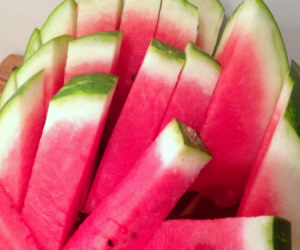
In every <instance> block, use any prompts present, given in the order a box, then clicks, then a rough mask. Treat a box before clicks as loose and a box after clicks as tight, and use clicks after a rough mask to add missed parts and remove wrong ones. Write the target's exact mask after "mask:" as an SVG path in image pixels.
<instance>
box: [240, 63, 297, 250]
mask: <svg viewBox="0 0 300 250" xmlns="http://www.w3.org/2000/svg"><path fill="white" fill-rule="evenodd" d="M299 93H300V67H299V65H297V64H296V63H295V62H294V61H293V62H292V64H291V70H290V73H289V75H288V76H287V79H286V81H285V85H284V86H283V90H282V92H281V95H280V98H279V100H278V102H277V105H276V107H275V109H274V112H273V116H272V119H271V121H270V123H269V126H268V129H267V132H266V134H265V137H264V140H263V143H262V146H261V148H260V152H259V154H258V157H257V159H256V163H255V165H254V167H253V170H252V173H251V176H250V179H249V182H248V185H247V189H246V194H245V196H244V197H243V199H242V202H241V205H240V207H239V212H238V215H239V216H247V217H248V216H260V215H277V216H280V217H283V218H286V219H288V220H290V221H291V223H292V242H293V249H300V214H299V211H300V201H299V199H297V198H295V197H297V196H298V192H299V190H300V162H299V152H300V129H299V121H300V102H299Z"/></svg>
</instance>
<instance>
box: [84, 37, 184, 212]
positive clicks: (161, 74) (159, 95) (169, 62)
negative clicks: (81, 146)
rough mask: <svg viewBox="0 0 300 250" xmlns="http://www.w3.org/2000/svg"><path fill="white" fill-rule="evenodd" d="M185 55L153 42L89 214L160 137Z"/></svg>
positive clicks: (100, 173)
mask: <svg viewBox="0 0 300 250" xmlns="http://www.w3.org/2000/svg"><path fill="white" fill-rule="evenodd" d="M184 63H185V53H184V52H183V51H181V50H179V49H178V48H176V47H173V46H171V45H168V44H165V43H162V42H160V41H158V40H156V39H153V41H152V42H151V45H150V46H149V49H148V51H147V54H146V57H145V59H144V62H143V64H142V66H141V69H140V71H139V73H138V75H137V77H136V79H135V82H134V85H133V87H132V89H131V91H130V94H129V96H128V98H127V101H126V103H125V105H124V107H123V110H122V113H121V115H120V118H119V120H118V122H117V124H116V127H115V129H114V131H113V134H112V136H111V138H110V141H109V144H108V145H107V147H106V150H105V153H104V155H103V157H102V160H101V162H100V166H99V168H98V171H97V174H96V178H95V180H94V183H93V186H92V189H91V192H90V194H89V198H88V201H87V205H86V208H85V210H84V212H85V213H90V212H92V211H93V210H94V209H95V207H96V205H97V204H98V202H99V201H100V200H101V199H103V198H104V197H105V196H106V195H107V194H108V193H109V192H110V191H111V190H112V188H113V187H114V186H115V185H116V184H117V183H118V182H119V181H120V180H121V179H122V178H123V177H124V176H125V175H126V174H127V172H128V171H129V169H130V167H132V165H133V164H134V163H135V162H136V160H137V159H138V158H139V157H140V156H141V154H142V153H143V152H144V151H145V150H146V148H147V147H148V146H149V145H150V144H151V143H152V142H153V140H154V139H155V137H156V136H157V131H158V129H159V126H160V124H161V121H162V119H163V115H164V113H165V110H166V108H167V105H168V102H169V100H170V98H171V95H172V93H173V91H174V88H175V84H176V82H177V80H178V76H179V73H180V71H181V69H182V67H183V65H184Z"/></svg>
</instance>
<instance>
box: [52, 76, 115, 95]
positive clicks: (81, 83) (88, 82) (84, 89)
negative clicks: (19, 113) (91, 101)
mask: <svg viewBox="0 0 300 250" xmlns="http://www.w3.org/2000/svg"><path fill="white" fill-rule="evenodd" d="M117 81H118V76H115V75H110V74H105V73H92V74H85V75H79V76H75V77H73V78H72V79H71V80H70V81H69V82H67V83H66V84H65V85H64V86H63V87H62V89H61V90H60V91H59V92H58V93H57V94H56V95H55V96H54V97H53V98H52V100H51V101H53V100H56V99H59V98H61V97H66V96H69V95H77V94H101V95H107V94H108V93H109V92H110V90H111V89H112V87H113V86H114V85H115V84H116V83H117Z"/></svg>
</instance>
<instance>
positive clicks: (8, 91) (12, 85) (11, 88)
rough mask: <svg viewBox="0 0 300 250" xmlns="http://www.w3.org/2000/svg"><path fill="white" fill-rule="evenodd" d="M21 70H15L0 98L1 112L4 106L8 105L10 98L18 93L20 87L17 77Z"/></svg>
mask: <svg viewBox="0 0 300 250" xmlns="http://www.w3.org/2000/svg"><path fill="white" fill-rule="evenodd" d="M18 70H19V68H17V69H15V70H14V71H13V72H12V73H11V75H10V77H9V78H8V80H7V82H6V84H5V86H4V89H3V92H2V94H1V97H0V111H1V109H2V108H3V106H4V105H5V104H6V103H7V101H8V100H9V98H10V97H11V96H12V95H13V94H14V93H15V92H16V91H17V89H18V87H17V79H16V75H17V73H18Z"/></svg>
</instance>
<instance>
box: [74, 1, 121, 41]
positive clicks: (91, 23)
mask: <svg viewBox="0 0 300 250" xmlns="http://www.w3.org/2000/svg"><path fill="white" fill-rule="evenodd" d="M77 11H78V16H77V38H79V37H82V36H86V35H90V34H94V33H98V32H103V31H113V30H118V29H119V25H120V19H121V13H122V0H105V1H102V0H78V7H77Z"/></svg>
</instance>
